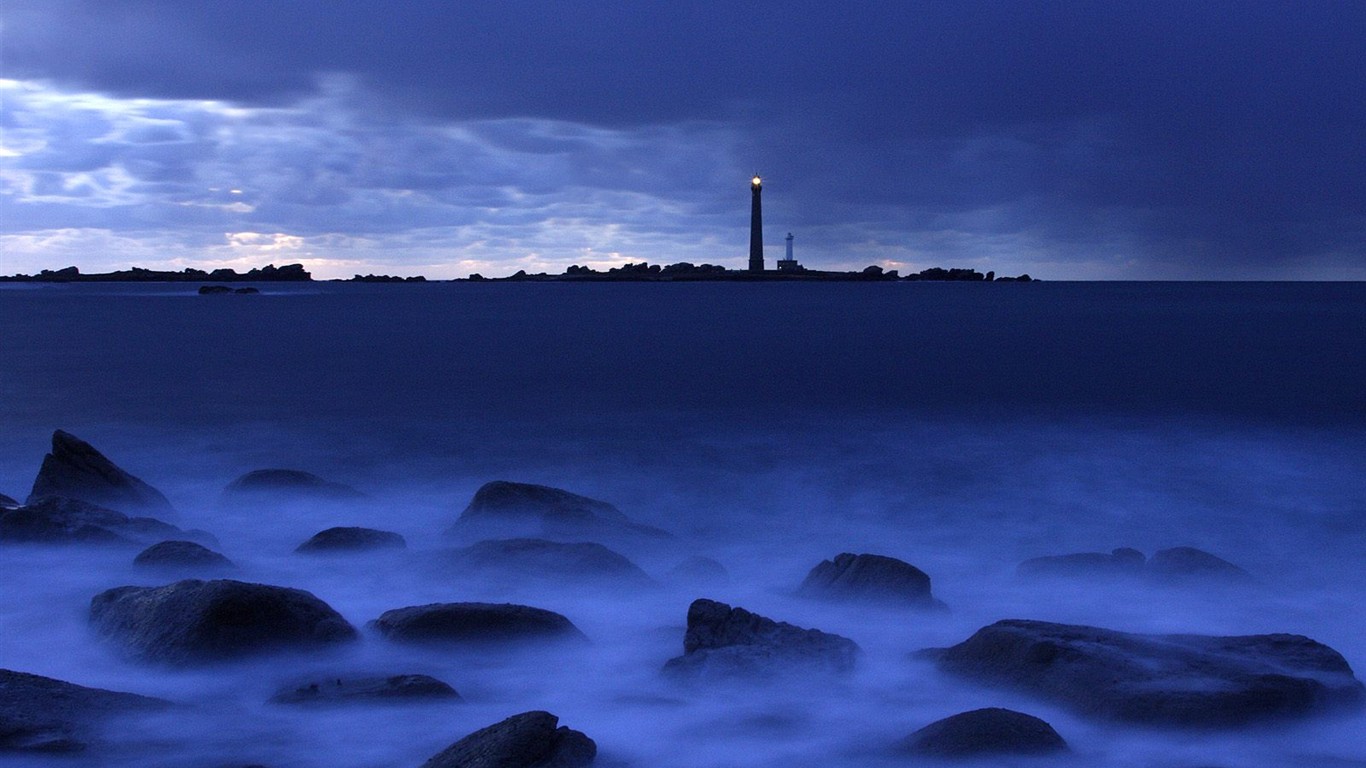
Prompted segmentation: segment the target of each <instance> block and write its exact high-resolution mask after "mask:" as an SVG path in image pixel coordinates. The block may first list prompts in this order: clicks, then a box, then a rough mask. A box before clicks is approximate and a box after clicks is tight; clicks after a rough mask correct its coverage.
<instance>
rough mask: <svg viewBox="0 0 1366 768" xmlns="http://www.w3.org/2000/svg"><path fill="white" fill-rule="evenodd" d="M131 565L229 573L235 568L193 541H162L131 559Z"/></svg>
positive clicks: (225, 559) (220, 556) (228, 561)
mask: <svg viewBox="0 0 1366 768" xmlns="http://www.w3.org/2000/svg"><path fill="white" fill-rule="evenodd" d="M133 565H136V566H139V567H143V568H155V569H165V570H179V569H185V570H218V571H229V570H233V569H234V568H236V567H237V566H235V565H233V562H232V561H231V560H229V559H228V558H226V557H224V556H223V555H221V554H219V553H217V552H215V551H213V550H212V549H209V548H208V547H206V546H204V545H202V544H196V543H195V542H193V541H163V542H159V543H157V544H153V545H152V546H150V547H148V548H147V549H144V550H142V551H141V552H139V553H138V555H137V557H135V558H133Z"/></svg>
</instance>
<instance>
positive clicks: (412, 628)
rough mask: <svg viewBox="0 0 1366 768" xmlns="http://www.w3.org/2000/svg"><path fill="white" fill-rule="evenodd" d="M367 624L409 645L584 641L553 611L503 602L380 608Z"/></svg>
mask: <svg viewBox="0 0 1366 768" xmlns="http://www.w3.org/2000/svg"><path fill="white" fill-rule="evenodd" d="M372 626H374V627H375V629H377V630H379V632H380V634H382V635H384V636H385V637H387V638H389V639H390V640H397V641H400V642H410V643H442V642H454V643H473V644H502V643H509V642H517V641H526V640H586V639H587V638H586V637H585V636H584V634H583V633H582V632H580V631H579V628H578V627H576V626H574V623H573V622H571V621H570V620H569V619H567V618H565V617H564V616H561V615H560V614H558V613H555V612H554V611H547V610H545V609H544V608H533V607H531V606H529V605H513V604H508V603H501V604H495V603H433V604H431V605H418V606H413V607H410V608H396V609H394V610H392V611H385V612H384V613H383V614H381V615H380V617H379V618H378V619H376V620H375V621H374V622H372Z"/></svg>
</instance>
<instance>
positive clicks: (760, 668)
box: [664, 598, 859, 677]
mask: <svg viewBox="0 0 1366 768" xmlns="http://www.w3.org/2000/svg"><path fill="white" fill-rule="evenodd" d="M858 654H859V647H858V645H856V644H855V643H854V641H853V640H850V639H848V638H846V637H840V636H839V635H832V634H829V633H827V632H821V631H820V630H817V629H803V628H801V627H797V626H793V625H791V624H788V623H786V622H780V621H774V620H773V619H769V618H765V617H763V616H760V615H758V614H755V613H750V612H749V611H747V610H745V609H744V608H732V607H731V606H729V605H726V604H725V603H719V602H716V601H715V600H707V599H705V598H703V599H698V600H694V601H693V603H692V605H690V606H688V628H687V631H686V633H685V634H684V635H683V655H682V656H678V657H676V658H673V659H669V661H668V662H667V663H666V664H665V665H664V671H665V672H666V673H668V674H671V675H676V676H695V675H705V676H713V675H714V676H717V677H727V676H734V675H738V676H745V677H756V676H757V677H767V676H774V675H784V674H793V675H806V674H810V673H813V672H815V673H825V674H832V673H833V674H845V673H848V672H851V671H853V669H854V663H855V660H856V659H857V657H858Z"/></svg>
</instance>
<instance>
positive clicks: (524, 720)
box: [422, 712, 598, 768]
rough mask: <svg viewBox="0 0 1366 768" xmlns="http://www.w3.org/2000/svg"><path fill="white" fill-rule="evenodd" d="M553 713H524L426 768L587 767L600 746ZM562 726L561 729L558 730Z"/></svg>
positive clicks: (460, 744) (449, 749)
mask: <svg viewBox="0 0 1366 768" xmlns="http://www.w3.org/2000/svg"><path fill="white" fill-rule="evenodd" d="M559 722H560V719H559V718H558V717H556V716H554V715H552V714H550V713H549V712H523V713H522V714H520V715H513V716H512V717H509V718H508V719H506V720H503V721H501V722H498V723H494V724H493V725H490V726H488V727H487V728H481V729H479V730H477V731H475V732H474V733H471V734H470V735H468V736H466V737H465V738H463V739H461V740H460V741H457V742H455V743H454V744H452V745H450V746H449V747H446V748H445V749H444V750H442V751H441V752H439V753H437V754H436V755H434V756H432V758H431V759H430V760H428V761H427V762H425V763H423V764H422V768H583V767H584V766H587V765H590V764H591V763H592V762H593V759H594V758H595V757H596V756H597V754H598V746H597V744H595V743H594V742H593V740H592V739H590V738H588V737H587V736H586V735H584V734H583V733H581V732H579V731H575V730H571V729H569V728H567V727H565V726H562V725H559ZM557 726H558V727H557Z"/></svg>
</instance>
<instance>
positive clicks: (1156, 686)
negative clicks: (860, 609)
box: [924, 619, 1363, 727]
mask: <svg viewBox="0 0 1366 768" xmlns="http://www.w3.org/2000/svg"><path fill="white" fill-rule="evenodd" d="M924 653H925V655H928V656H930V657H932V658H935V659H936V660H937V663H938V665H939V667H940V668H941V669H944V670H946V671H948V672H952V673H955V674H959V675H964V676H966V677H971V678H973V679H976V680H980V681H982V682H986V683H993V684H999V685H1004V686H1008V687H1012V688H1016V689H1019V690H1024V691H1028V692H1031V693H1034V694H1036V695H1039V696H1042V697H1044V698H1047V699H1051V700H1054V701H1059V702H1061V703H1063V704H1067V705H1070V706H1072V707H1074V708H1075V709H1076V710H1077V711H1079V712H1081V713H1084V714H1091V715H1099V716H1103V717H1108V718H1114V719H1119V720H1128V721H1134V722H1143V723H1152V724H1160V725H1173V726H1191V727H1220V726H1234V725H1241V724H1244V723H1248V722H1252V721H1256V720H1264V719H1269V718H1277V717H1290V716H1301V715H1305V714H1308V713H1311V712H1314V711H1316V710H1320V709H1324V708H1327V707H1330V706H1335V705H1340V704H1348V703H1354V704H1355V703H1359V702H1360V701H1361V700H1362V698H1363V688H1362V684H1361V683H1360V682H1359V681H1358V680H1357V679H1356V678H1355V677H1354V676H1353V675H1352V670H1351V667H1349V666H1348V664H1347V662H1346V660H1344V659H1343V658H1342V656H1341V654H1339V653H1338V652H1337V651H1334V650H1333V649H1332V648H1329V647H1328V646H1326V645H1323V644H1321V643H1317V642H1315V641H1313V640H1311V639H1309V638H1307V637H1303V636H1300V635H1284V634H1277V635H1246V636H1237V637H1216V636H1208V635H1140V634H1130V633H1125V632H1116V631H1114V630H1109V629H1099V628H1096V627H1085V626H1073V625H1068V624H1052V623H1048V622H1042V621H1025V620H1018V619H1012V620H1007V621H998V622H996V623H995V624H992V625H990V626H987V627H984V628H982V629H980V630H978V631H977V632H976V633H975V634H974V635H973V636H972V637H970V638H968V639H967V640H965V641H964V642H962V643H959V644H958V645H955V646H953V647H951V648H946V649H935V650H931V651H926V652H924Z"/></svg>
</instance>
